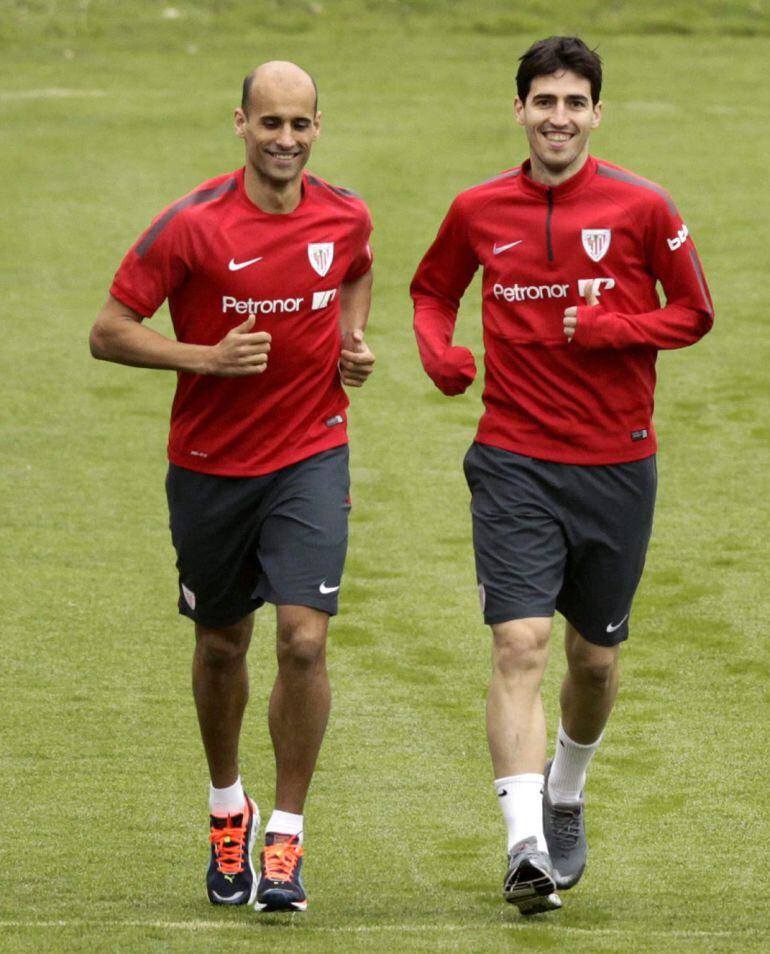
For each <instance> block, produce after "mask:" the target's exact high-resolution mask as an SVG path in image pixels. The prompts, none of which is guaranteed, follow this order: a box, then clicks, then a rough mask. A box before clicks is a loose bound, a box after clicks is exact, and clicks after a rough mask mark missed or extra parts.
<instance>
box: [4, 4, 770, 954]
mask: <svg viewBox="0 0 770 954" xmlns="http://www.w3.org/2000/svg"><path fill="white" fill-rule="evenodd" d="M169 11H171V12H169ZM769 24H770V18H769V16H768V11H767V4H766V3H764V0H760V2H755V3H750V2H737V0H733V2H727V3H717V2H703V3H694V2H689V0H671V2H668V3H658V2H655V3H652V4H647V5H646V6H645V7H644V8H643V10H642V8H641V7H637V6H636V5H634V4H631V3H624V2H617V3H612V4H609V3H598V2H591V0H575V2H573V3H571V4H569V5H567V4H556V5H553V4H547V3H545V2H538V0H529V2H523V3H521V4H518V5H512V4H509V3H504V2H502V0H494V2H489V3H483V4H473V3H471V2H470V0H456V2H453V3H444V4H439V3H431V2H429V0H413V2H412V3H410V4H407V3H405V2H398V0H381V2H379V3H374V2H368V0H367V2H360V3H356V2H354V0H339V2H334V0H328V2H325V3H300V2H296V0H295V2H286V3H279V2H277V0H276V2H267V0H262V2H254V3H247V2H245V0H229V2H228V0H219V2H211V3H203V2H195V3H193V2H187V0H179V3H178V4H176V5H173V6H172V4H171V3H169V4H165V3H161V2H150V0H131V2H126V3H120V4H118V3H108V2H107V0H93V2H88V0H83V2H74V0H72V2H70V3H65V2H58V3H57V2H55V0H27V2H25V3H22V2H16V0H4V2H3V4H2V10H1V11H0V146H1V147H2V148H0V181H2V184H3V192H4V199H3V214H2V218H1V219H0V243H1V244H2V248H3V256H2V260H1V261H0V269H1V272H0V274H1V275H2V286H3V289H4V294H3V296H2V315H3V324H2V327H3V345H2V349H0V374H1V376H0V405H1V406H2V419H3V432H2V433H3V445H4V447H3V466H2V469H1V470H0V508H1V510H0V536H1V537H2V542H3V548H2V552H3V570H2V578H1V579H0V600H1V601H2V610H3V625H2V643H1V644H0V645H1V646H2V666H0V698H1V699H2V716H0V760H1V761H0V804H2V811H1V812H0V885H2V890H0V950H2V951H3V952H6V951H8V952H16V951H29V952H32V951H41V950H42V951H46V952H54V954H59V952H72V951H89V952H93V951H99V952H101V951H110V952H111V951H126V952H139V951H149V950H157V951H164V952H165V951H170V952H176V951H179V952H182V951H183V952H185V954H190V952H193V951H195V952H197V951H209V950H214V949H217V950H223V951H228V952H229V951H262V950H278V949H282V950H283V949H285V950H292V951H294V950H296V951H302V952H304V951H307V952H326V951H332V950H335V951H340V952H348V951H388V952H391V951H392V952H399V954H400V952H407V954H411V952H418V951H437V950H440V951H442V952H449V951H462V952H466V951H467V952H480V954H481V952H483V954H486V952H498V951H509V950H522V951H566V950H569V951H586V952H592V951H613V952H637V951H642V952H647V951H649V952H653V951H654V952H658V951H660V950H665V951H666V952H667V954H669V952H670V954H673V952H684V951H719V952H721V951H731V952H732V951H735V952H746V951H765V950H768V949H770V925H769V924H768V913H767V912H768V901H769V900H770V899H769V897H768V895H769V894H770V874H769V872H768V863H767V845H768V824H767V794H766V792H767V786H768V772H767V749H768V740H767V732H766V725H767V712H768V709H767V689H766V687H767V678H768V673H769V671H770V665H769V663H768V655H767V649H766V644H767V632H768V624H767V617H768V602H769V601H768V598H767V589H766V578H767V566H768V563H770V547H769V546H768V537H769V536H770V533H768V529H769V528H768V520H767V499H768V495H769V494H770V481H769V479H768V471H769V469H770V459H769V458H770V454H768V448H769V446H770V424H769V423H768V421H769V420H770V413H769V412H770V406H769V405H770V401H769V400H768V384H767V367H768V342H767V327H766V325H767V322H766V319H765V311H766V303H765V300H764V295H765V289H764V285H763V282H764V281H765V280H766V272H767V268H766V266H767V258H766V256H767V247H768V229H767V218H768V207H767V187H768V178H767V154H768V150H769V149H770V134H768V131H767V123H766V118H767V115H768V113H769V112H770V102H769V100H770V97H769V96H768V87H767V82H766V79H763V78H762V77H764V76H766V68H767V58H768V53H770V49H769V47H770V44H769V43H768V33H770V26H769ZM573 31H576V32H580V33H581V34H582V35H583V36H584V37H585V38H586V39H587V40H588V41H589V42H590V43H592V44H599V49H600V52H601V53H602V55H603V57H604V61H605V70H606V81H605V91H604V99H605V114H604V120H603V124H602V128H601V129H600V130H599V131H598V132H597V133H596V134H595V139H594V152H595V153H596V154H597V155H599V156H602V157H604V158H607V159H609V160H611V161H613V162H617V163H619V164H621V165H626V166H629V167H631V168H632V169H634V170H635V171H637V172H639V173H640V174H643V175H645V176H647V177H649V178H652V179H655V180H657V181H660V182H663V183H664V184H665V185H666V186H667V187H668V188H669V189H670V190H671V192H672V193H673V195H674V196H675V198H676V200H677V202H678V204H679V206H680V208H681V209H682V211H683V214H684V215H685V218H686V221H687V223H688V226H689V227H690V230H691V232H692V234H693V235H694V237H695V240H696V242H697V244H698V248H699V251H700V253H701V257H702V259H703V263H704V267H705V270H706V274H707V276H708V278H709V281H710V284H711V288H712V292H713V295H714V299H715V304H716V307H717V324H716V327H715V330H714V332H713V333H712V334H711V335H709V336H708V337H707V338H706V339H705V340H704V341H703V342H701V343H700V344H699V345H698V346H697V347H695V348H692V349H690V350H686V351H682V352H677V353H670V354H665V355H662V356H661V359H660V384H659V388H658V403H657V413H656V420H657V425H658V429H659V433H660V438H661V441H660V443H661V451H660V457H659V463H660V474H661V487H660V496H659V506H658V512H657V520H656V529H655V534H654V539H653V544H652V547H651V551H650V555H649V560H648V569H647V573H646V576H645V579H644V582H643V585H642V588H641V590H640V593H639V596H638V599H637V603H636V606H635V613H634V621H633V622H634V625H633V634H632V638H631V640H630V641H629V643H628V644H627V645H626V646H625V648H624V650H623V660H624V670H623V686H622V689H621V696H620V700H619V703H618V706H617V709H616V712H615V715H614V718H613V721H612V722H611V724H610V728H609V730H608V732H607V737H606V741H605V744H604V745H603V747H602V750H601V752H600V754H599V756H598V758H597V760H596V762H595V764H594V766H593V769H592V774H591V781H590V787H589V791H588V798H589V814H588V826H589V841H590V845H591V863H590V866H589V869H588V872H587V874H586V877H585V878H584V880H583V881H582V882H581V884H580V886H579V887H577V888H576V889H575V890H574V891H572V892H570V893H569V895H566V896H565V900H566V904H565V908H564V909H563V911H561V912H559V913H556V914H554V915H553V916H549V917H542V918H535V919H534V920H530V921H525V920H522V919H521V918H520V917H519V916H518V915H517V913H516V911H515V910H514V909H513V908H511V907H510V906H509V905H506V904H505V903H504V902H503V901H502V900H501V897H500V881H501V877H502V873H503V867H504V847H505V844H504V834H503V826H502V821H501V819H500V818H499V815H498V808H497V806H496V804H495V799H494V797H493V791H492V786H491V767H490V764H489V760H488V756H487V752H486V742H485V735H484V726H483V711H484V696H485V690H486V680H487V675H488V654H489V638H488V635H487V632H486V631H485V628H484V626H483V624H482V622H481V619H480V615H479V612H478V606H477V600H476V592H475V579H474V573H473V564H472V553H471V546H470V522H469V515H468V506H467V503H468V501H467V490H466V488H465V486H464V482H463V478H462V475H461V468H460V463H461V459H462V455H463V453H464V451H465V449H466V447H467V445H468V444H469V442H470V440H471V438H472V436H473V433H474V427H475V423H476V420H477V418H478V415H479V411H480V393H481V387H480V382H478V381H477V382H476V384H475V385H474V386H473V387H472V388H471V389H470V391H469V392H468V393H467V394H466V395H465V396H463V397H461V398H455V399H452V400H449V399H447V398H444V397H442V396H441V395H440V394H439V393H438V391H436V390H435V389H434V388H433V385H432V384H431V383H430V381H429V380H428V379H427V378H426V377H425V376H424V374H423V373H422V370H421V368H420V365H419V361H418V358H417V353H416V348H415V346H414V342H413V338H412V334H411V308H410V302H409V298H408V294H407V285H408V281H409V279H410V277H411V274H412V272H413V270H414V268H415V265H416V263H417V261H418V259H419V257H420V255H421V254H422V252H423V251H424V249H425V248H426V246H427V244H428V242H429V241H430V239H431V238H432V236H433V235H434V233H435V230H436V228H437V226H438V223H439V221H440V218H441V216H442V215H443V213H444V212H445V210H446V208H447V206H448V204H449V202H450V200H451V199H452V197H453V196H454V195H455V194H456V193H457V192H458V191H459V190H460V189H462V188H464V187H465V186H467V185H470V184H473V183H475V182H478V181H481V180H482V179H484V178H487V177H489V176H490V175H493V174H495V173H496V172H497V171H499V170H501V169H503V168H506V167H508V166H511V165H513V164H515V163H516V162H518V161H520V159H521V158H523V156H524V141H523V137H522V135H521V133H520V131H519V130H518V129H516V128H514V126H513V123H512V121H511V111H510V104H511V101H512V98H513V94H514V93H513V77H514V75H515V70H516V59H517V57H518V55H519V54H520V53H521V52H522V51H523V50H524V49H525V48H526V46H528V45H529V43H530V42H532V41H533V40H535V39H537V38H539V37H541V36H545V35H548V34H550V33H555V32H573ZM272 57H285V58H291V59H296V60H297V61H298V62H300V63H302V64H303V65H305V66H306V67H307V68H309V69H310V70H311V71H312V72H313V73H314V74H315V75H316V78H317V79H318V82H319V85H320V89H321V108H322V110H323V112H324V122H325V130H324V135H323V137H322V139H321V141H320V142H319V143H318V145H317V147H316V151H315V153H314V156H313V161H312V162H311V168H312V169H313V170H314V171H315V172H317V173H318V174H319V175H322V176H324V177H325V178H328V179H330V180H331V181H333V182H338V183H340V184H343V185H347V186H350V187H352V188H354V189H356V190H357V191H360V192H361V193H362V194H363V195H364V196H365V198H366V199H367V200H368V202H369V204H370V207H371V209H372V213H373V216H374V220H375V226H376V232H375V241H374V245H375V254H376V258H377V263H376V276H377V277H376V292H375V303H374V307H373V311H372V316H371V325H370V333H369V339H370V341H371V343H372V346H373V348H374V350H375V351H376V353H377V354H378V369H377V372H376V375H375V377H374V378H373V379H372V380H371V382H369V384H368V385H367V386H366V388H365V389H364V390H363V391H362V392H361V393H356V394H354V395H353V399H352V404H353V407H352V411H351V417H352V428H351V430H352V448H353V480H354V487H353V496H354V516H353V524H352V538H351V550H350V556H349V560H348V566H347V571H346V578H345V585H344V588H343V612H342V613H341V615H340V616H339V617H338V618H337V619H336V620H335V621H334V623H333V629H332V637H331V646H330V663H331V674H332V681H333V686H334V690H335V708H334V711H333V715H332V722H331V726H330V729H329V733H328V736H327V740H326V743H325V746H324V749H323V752H322V756H321V762H320V767H319V770H318V774H317V776H316V779H315V781H314V783H313V787H312V789H311V798H310V801H309V805H308V809H307V846H308V855H307V862H306V881H307V884H308V888H309V892H310V897H311V909H310V911H309V913H308V914H307V915H306V916H304V917H302V916H295V917H294V918H293V919H283V920H282V919H280V918H277V917H275V916H272V917H267V918H263V919H260V918H258V917H257V916H256V915H254V914H253V912H249V911H244V910H221V909H214V908H212V907H211V906H210V905H209V904H208V902H207V901H206V899H205V894H204V890H203V873H204V867H205V863H206V853H207V845H206V831H207V829H206V816H205V811H206V791H207V789H206V786H207V777H206V771H205V765H204V759H203V754H202V749H201V746H200V743H199V741H198V734H197V725H196V722H195V716H194V710H193V705H192V700H191V696H190V691H189V663H190V654H191V647H192V633H191V627H190V626H189V624H188V623H186V622H185V621H183V620H181V619H180V618H179V617H178V616H177V614H176V609H175V586H176V584H175V572H174V566H173V553H172V549H171V544H170V539H169V536H168V531H167V528H166V519H167V518H166V510H165V499H164V495H163V477H164V472H165V459H164V451H165V439H166V427H167V419H168V410H169V406H170V400H171V395H172V391H173V376H172V375H170V374H165V373H153V372H149V371H139V370H135V369H129V368H121V367H117V366H114V365H107V364H103V363H97V362H94V361H92V359H91V358H90V356H89V354H88V349H87V335H88V330H89V327H90V324H91V322H92V320H93V318H94V316H95V314H96V312H97V310H98V308H99V306H100V304H101V302H102V301H103V299H104V296H105V294H106V291H107V288H108V287H109V283H110V280H111V276H112V273H113V271H114V269H115V267H116V266H117V264H118V262H119V260H120V258H121V256H122V255H123V253H124V251H125V250H126V249H127V248H128V246H129V245H130V244H131V243H132V242H133V240H134V239H135V237H136V236H137V235H138V234H139V232H140V231H141V230H142V229H143V228H144V227H145V225H146V224H147V223H148V222H149V220H150V218H151V217H152V215H153V214H155V213H156V212H157V211H158V210H159V209H160V208H161V207H162V206H163V205H165V204H166V203H168V202H169V201H171V200H172V199H174V198H176V197H177V196H179V195H181V194H183V193H185V192H186V191H188V190H189V189H190V188H192V187H193V186H195V185H196V184H197V183H198V182H200V181H201V180H203V179H204V178H207V177H210V176H213V175H216V174H218V173H220V172H224V171H228V170H230V169H232V168H235V167H236V166H237V165H239V164H240V163H241V156H242V152H241V145H240V143H239V142H238V141H237V140H236V139H235V138H234V137H233V135H232V131H231V118H230V117H231V112H232V108H233V106H234V105H236V102H237V100H238V97H239V87H240V80H241V77H242V76H243V74H244V73H245V72H246V70H247V69H248V68H249V67H251V66H252V65H253V64H255V63H256V62H259V61H261V60H264V59H267V58H272ZM477 300H478V299H477V294H476V293H475V292H473V293H471V294H469V296H468V297H467V300H466V302H465V306H464V310H463V313H462V317H461V322H460V325H459V330H458V336H457V337H458V340H459V341H460V342H461V343H464V344H467V345H469V346H471V347H473V348H474V349H475V350H476V353H477V354H479V353H480V333H479V322H478V313H477ZM156 321H157V327H158V328H160V329H168V328H169V324H168V321H167V318H166V317H164V316H162V315H161V316H159V318H158V319H156ZM272 640H273V616H272V611H271V610H269V609H267V610H264V611H263V612H262V614H261V616H260V618H259V620H258V625H257V634H256V639H255V643H254V647H253V649H252V652H251V671H252V693H253V694H252V703H251V706H250V709H249V712H248V714H247V728H246V731H245V737H244V740H243V771H244V777H245V781H246V783H247V786H248V788H249V790H250V792H251V793H252V794H253V795H254V796H255V797H256V798H257V800H258V801H259V803H260V806H261V807H262V810H263V815H265V814H266V813H269V811H270V809H271V807H272V802H271V800H272V790H273V781H274V779H273V768H272V755H271V749H270V743H269V738H268V734H267V727H266V719H265V714H266V699H267V693H268V691H269V687H270V685H271V684H272V680H273V675H274V660H273V650H272ZM559 644H560V627H558V626H557V629H556V631H555V635H554V647H553V654H552V662H551V668H550V671H549V674H548V680H547V686H546V692H547V707H548V714H549V720H550V724H551V727H552V728H553V727H555V720H556V695H557V687H558V683H559V681H560V679H561V675H562V671H563V664H562V659H561V651H560V648H559Z"/></svg>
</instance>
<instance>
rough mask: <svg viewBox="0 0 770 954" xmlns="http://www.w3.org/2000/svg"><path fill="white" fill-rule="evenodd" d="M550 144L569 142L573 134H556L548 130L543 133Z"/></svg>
mask: <svg viewBox="0 0 770 954" xmlns="http://www.w3.org/2000/svg"><path fill="white" fill-rule="evenodd" d="M543 135H544V136H545V138H546V139H547V140H548V142H554V143H560V142H569V141H570V139H572V136H573V134H572V133H567V132H554V131H553V130H546V132H544V133H543Z"/></svg>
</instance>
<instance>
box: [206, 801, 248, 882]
mask: <svg viewBox="0 0 770 954" xmlns="http://www.w3.org/2000/svg"><path fill="white" fill-rule="evenodd" d="M230 821H231V817H230V816H229V815H228V816H227V822H230ZM227 822H225V827H224V828H212V829H211V834H210V835H209V841H210V842H211V844H212V845H213V846H214V857H215V858H216V861H217V868H219V870H220V871H221V872H222V874H228V875H234V874H240V873H241V872H242V871H243V847H244V844H245V842H246V826H245V825H240V826H238V827H236V826H234V825H231V824H227Z"/></svg>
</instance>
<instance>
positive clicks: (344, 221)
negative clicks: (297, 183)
mask: <svg viewBox="0 0 770 954" xmlns="http://www.w3.org/2000/svg"><path fill="white" fill-rule="evenodd" d="M243 177H244V170H243V169H239V170H238V171H237V172H234V173H230V174H229V175H224V176H218V177H217V178H216V179H211V180H210V181H208V182H204V183H202V184H201V185H200V186H198V188H197V189H195V190H194V191H193V192H191V193H189V195H186V196H185V197H184V198H182V199H179V200H178V201H177V202H174V203H173V204H172V205H170V206H168V208H166V209H165V210H164V211H163V212H161V214H160V215H159V216H158V217H157V218H156V219H155V220H154V221H153V223H152V225H151V226H150V227H149V229H147V231H146V232H145V233H144V234H143V235H142V236H141V238H140V239H139V240H138V242H137V243H136V244H135V245H134V246H133V248H132V249H131V250H130V251H129V252H128V254H127V255H126V257H125V258H124V259H123V262H122V263H121V265H120V268H119V269H118V271H117V273H116V274H115V280H114V282H113V285H112V288H111V289H110V293H111V294H112V295H113V297H115V298H117V299H119V300H120V301H122V302H123V303H124V304H126V305H128V306H129V307H130V308H133V309H134V311H137V312H138V313H139V314H140V315H143V316H145V317H147V316H150V315H152V314H154V313H155V311H156V310H157V309H158V308H159V307H160V305H161V303H162V302H163V300H164V299H166V298H168V303H169V309H170V311H171V317H172V320H173V323H174V331H175V333H176V337H177V338H178V339H179V341H185V342H189V343H194V344H204V345H214V344H216V343H217V342H218V341H220V340H221V339H222V338H223V337H224V336H225V335H226V334H227V332H228V331H230V329H231V328H234V327H236V326H237V325H240V324H242V323H243V322H244V321H245V320H246V318H247V317H248V316H249V315H250V314H253V315H256V323H255V325H254V328H253V330H255V331H269V332H270V334H271V335H272V343H271V346H270V355H269V358H268V364H267V369H266V370H265V371H264V373H262V374H258V375H251V376H247V377H238V378H222V377H214V376H208V375H198V374H189V373H186V372H182V373H180V374H179V375H178V380H177V389H176V395H175V397H174V404H173V407H172V409H171V431H170V434H169V444H168V456H169V460H170V461H171V462H172V463H174V464H178V465H179V466H180V467H187V468H189V469H190V470H198V471H203V472H205V473H210V474H224V475H227V476H232V477H241V476H257V475H259V474H265V473H270V472H272V471H274V470H278V469H279V468H281V467H286V466H288V465H289V464H293V463H296V462H297V461H299V460H303V459H305V458H306V457H310V456H311V455H312V454H317V453H319V452H320V451H324V450H328V449H330V448H332V447H338V446H339V445H341V444H345V443H347V431H346V415H345V409H346V408H347V406H348V399H347V396H346V394H345V391H344V389H343V387H342V384H341V381H340V377H339V372H338V370H337V362H338V360H339V354H340V348H341V337H340V325H339V311H340V303H339V294H338V292H339V288H340V285H341V284H342V283H343V282H350V281H354V280H355V279H357V278H360V277H361V276H362V275H363V274H365V273H366V272H367V271H368V270H369V268H370V267H371V263H372V253H371V250H370V248H369V235H370V233H371V230H372V224H371V219H370V217H369V212H368V210H367V208H366V206H365V205H364V203H363V202H362V201H361V199H359V198H358V197H357V196H356V195H355V194H354V193H352V192H349V191H348V190H347V189H340V188H337V187H336V186H332V185H329V184H328V183H327V182H324V181H323V180H321V179H318V178H316V177H315V176H312V175H310V174H309V173H307V172H305V173H304V174H303V177H302V199H301V201H300V204H299V205H298V206H297V208H296V209H295V210H294V211H293V212H291V213H289V214H288V215H274V214H270V213H267V212H263V211H261V210H260V209H259V208H257V207H256V206H255V205H254V204H253V203H252V202H251V201H250V200H249V198H248V196H247V195H246V192H245V190H244V184H243Z"/></svg>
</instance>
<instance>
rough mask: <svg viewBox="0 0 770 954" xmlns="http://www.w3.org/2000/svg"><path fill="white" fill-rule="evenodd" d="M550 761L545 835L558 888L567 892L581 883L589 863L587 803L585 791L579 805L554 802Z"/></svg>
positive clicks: (545, 784) (546, 783)
mask: <svg viewBox="0 0 770 954" xmlns="http://www.w3.org/2000/svg"><path fill="white" fill-rule="evenodd" d="M551 761H552V760H550V759H549V761H548V762H546V766H545V779H544V783H543V832H544V834H545V840H546V844H547V845H548V853H549V854H550V856H551V861H552V862H553V876H554V881H555V882H556V887H557V888H562V889H563V890H565V891H566V890H567V888H572V887H574V886H575V885H576V884H577V883H578V881H580V876H581V875H582V874H583V871H584V870H585V866H586V861H587V860H588V844H587V843H586V830H585V825H584V823H583V814H584V807H585V803H584V802H583V797H582V796H583V793H582V792H581V793H580V795H581V797H580V801H579V802H578V803H577V804H576V805H571V804H570V805H566V804H565V805H559V804H558V803H554V802H552V801H551V798H550V796H549V794H548V776H549V774H550V772H551Z"/></svg>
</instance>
